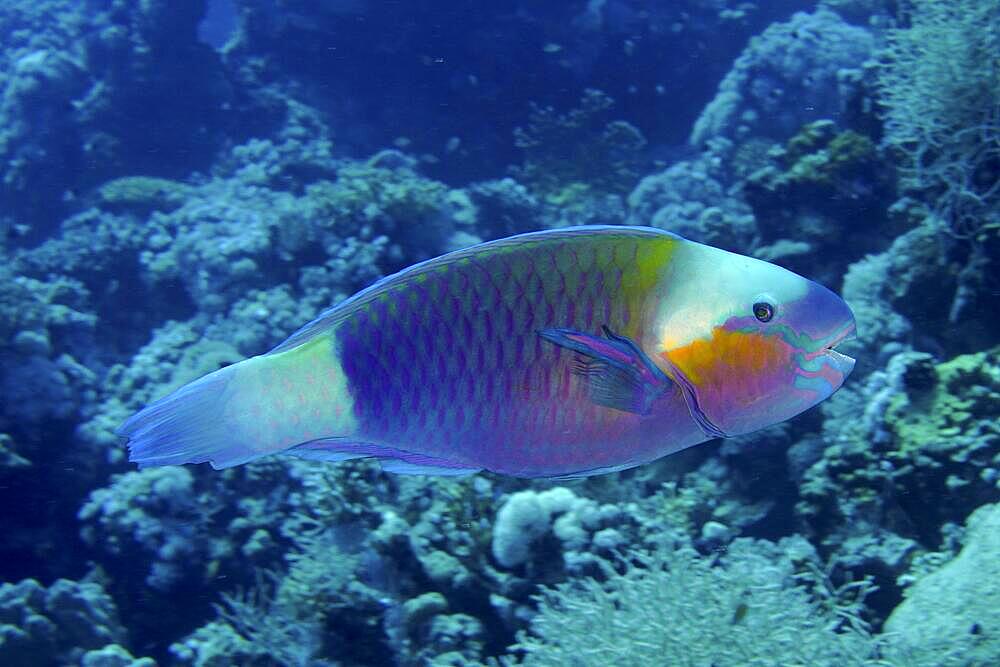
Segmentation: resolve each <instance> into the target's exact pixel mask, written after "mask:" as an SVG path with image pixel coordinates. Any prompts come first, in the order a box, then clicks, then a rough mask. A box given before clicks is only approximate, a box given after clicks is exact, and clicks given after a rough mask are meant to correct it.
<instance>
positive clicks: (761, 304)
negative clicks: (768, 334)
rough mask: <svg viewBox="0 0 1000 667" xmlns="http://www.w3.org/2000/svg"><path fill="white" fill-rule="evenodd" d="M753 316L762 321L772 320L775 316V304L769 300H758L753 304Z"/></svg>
mask: <svg viewBox="0 0 1000 667" xmlns="http://www.w3.org/2000/svg"><path fill="white" fill-rule="evenodd" d="M753 316H754V317H756V318H757V319H758V320H760V321H761V322H770V321H771V318H772V317H774V306H772V305H771V304H769V303H768V302H767V301H758V302H757V303H755V304H754V305H753Z"/></svg>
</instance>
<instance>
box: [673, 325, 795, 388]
mask: <svg viewBox="0 0 1000 667" xmlns="http://www.w3.org/2000/svg"><path fill="white" fill-rule="evenodd" d="M661 354H662V355H663V356H664V357H666V358H667V359H668V360H669V361H670V362H671V363H672V364H673V365H674V366H676V367H677V368H678V369H679V370H680V371H681V372H682V373H684V375H685V376H686V377H687V378H688V380H689V381H690V382H691V383H692V384H693V385H694V386H695V388H696V389H698V390H699V393H704V394H705V396H704V398H710V397H714V398H715V399H717V400H725V401H727V402H730V403H732V402H736V403H739V404H744V405H745V404H749V403H753V402H754V401H756V400H758V399H759V398H760V397H761V395H762V394H764V393H767V391H768V389H769V388H770V386H773V385H774V383H775V382H776V381H777V380H778V379H779V378H782V377H786V376H790V375H791V374H792V373H793V372H794V371H793V368H794V362H793V358H792V350H791V348H790V347H789V346H788V345H787V344H785V343H784V342H783V341H782V340H781V338H780V337H778V336H764V335H761V334H760V333H756V332H746V331H729V330H727V329H725V328H723V327H714V328H713V329H712V336H711V338H708V339H704V338H701V339H698V340H695V341H693V342H691V343H689V344H687V345H684V346H681V347H678V348H675V349H673V350H668V351H665V352H662V353H661Z"/></svg>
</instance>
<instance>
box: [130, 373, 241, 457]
mask: <svg viewBox="0 0 1000 667" xmlns="http://www.w3.org/2000/svg"><path fill="white" fill-rule="evenodd" d="M238 366H239V364H236V365H233V366H227V367H226V368H222V369H220V370H217V371H215V372H214V373H211V374H209V375H206V376H205V377H203V378H201V379H199V380H196V381H194V382H192V383H191V384H188V385H185V386H184V387H181V388H180V389H178V390H177V391H175V392H173V393H172V394H170V395H168V396H165V397H163V398H161V399H160V400H158V401H156V402H155V403H152V404H150V405H149V406H147V407H146V408H145V409H143V410H142V411H140V412H138V413H136V414H135V415H133V416H132V417H130V418H129V419H128V420H126V421H125V423H123V424H122V425H121V426H119V427H118V429H117V431H116V433H117V434H118V435H120V436H123V437H125V438H128V451H129V461H132V462H134V463H137V464H139V467H142V468H145V467H149V466H164V465H179V464H183V463H203V462H205V461H208V462H209V463H211V464H212V467H214V468H216V469H218V468H228V467H230V466H235V465H239V464H241V463H246V462H247V461H250V460H251V459H254V458H257V457H258V456H260V455H261V454H260V453H259V452H255V451H253V450H251V449H249V448H248V447H246V446H244V445H242V444H241V442H240V440H239V439H238V438H234V437H233V434H232V431H231V429H230V425H229V424H227V421H228V420H227V419H226V418H225V417H224V416H223V413H224V408H225V405H226V400H227V399H226V396H227V392H226V389H227V388H228V386H229V384H230V382H231V380H232V379H233V377H234V375H235V373H236V368H237V367H238Z"/></svg>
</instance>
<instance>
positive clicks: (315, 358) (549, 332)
mask: <svg viewBox="0 0 1000 667" xmlns="http://www.w3.org/2000/svg"><path fill="white" fill-rule="evenodd" d="M854 327H855V324H854V316H853V314H852V312H851V310H850V308H849V307H848V306H847V304H846V303H845V302H844V301H843V300H842V299H840V297H838V296H837V295H836V294H834V293H833V292H832V291H830V290H828V289H826V288H825V287H822V286H820V285H819V284H817V283H814V282H812V281H810V280H807V279H806V278H803V277H801V276H799V275H797V274H795V273H792V272H790V271H788V270H786V269H783V268H781V267H778V266H776V265H774V264H770V263H767V262H764V261H761V260H759V259H755V258H751V257H745V256H742V255H739V254H735V253H731V252H728V251H725V250H720V249H718V248H714V247H711V246H707V245H703V244H700V243H695V242H692V241H689V240H686V239H683V238H681V237H679V236H676V235H674V234H670V233H668V232H664V231H661V230H657V229H652V228H646V227H612V226H589V227H571V228H565V229H558V230H547V231H541V232H532V233H528V234H521V235H518V236H513V237H510V238H506V239H500V240H496V241H490V242H487V243H482V244H479V245H476V246H473V247H470V248H467V249H465V250H460V251H457V252H452V253H449V254H446V255H443V256H441V257H438V258H435V259H431V260H428V261H425V262H422V263H419V264H416V265H414V266H411V267H409V268H407V269H404V270H402V271H400V272H399V273H396V274H395V275H392V276H389V277H387V278H384V279H382V280H381V281H379V282H377V283H375V284H373V285H372V286H370V287H368V288H367V289H364V290H362V291H361V292H358V293H357V294H355V295H354V296H352V297H350V298H349V299H347V300H345V301H343V302H342V303H340V304H339V305H337V306H334V307H333V308H331V309H329V310H327V311H326V312H324V313H322V314H321V315H320V316H319V317H318V318H317V319H315V320H314V321H312V322H310V323H309V324H307V325H305V326H304V327H302V328H301V329H300V330H298V331H297V332H295V333H294V334H292V335H291V336H290V337H289V338H288V339H287V340H285V341H284V342H283V343H281V344H280V345H278V346H277V347H275V348H274V349H273V350H271V351H270V352H267V353H266V354H263V355H261V356H256V357H252V358H250V359H246V360H244V361H241V362H239V363H236V364H233V365H231V366H227V367H225V368H222V369H220V370H217V371H215V372H213V373H210V374H208V375H206V376H204V377H202V378H201V379H198V380H195V381H194V382H192V383H190V384H188V385H186V386H184V387H181V388H180V389H178V390H177V391H175V392H173V393H172V394H170V395H168V396H166V397H165V398H162V399H160V400H158V401H156V402H154V403H152V404H151V405H149V406H148V407H146V408H145V409H143V410H142V411H140V412H138V413H137V414H135V415H134V416H133V417H131V418H130V419H128V420H127V421H126V422H125V423H124V424H123V425H122V426H121V427H120V428H119V430H118V433H119V434H120V435H122V436H125V437H126V438H127V439H128V447H129V451H130V460H131V461H134V462H136V463H138V464H139V465H140V466H157V465H170V464H184V463H201V462H205V461H207V462H209V463H211V464H212V466H214V467H215V468H227V467H230V466H235V465H239V464H242V463H246V462H248V461H252V460H254V459H258V458H260V457H264V456H269V455H274V454H283V455H289V456H296V457H303V458H306V459H314V460H321V461H343V460H347V459H359V458H372V459H377V460H378V461H379V462H380V463H381V465H382V467H383V468H384V469H385V470H388V471H392V472H397V473H417V474H419V473H425V474H442V475H461V474H468V473H473V472H477V471H480V470H487V471H492V472H495V473H500V474H504V475H512V476H519V477H582V476H587V475H595V474H601V473H607V472H613V471H618V470H624V469H627V468H631V467H633V466H638V465H641V464H644V463H647V462H649V461H653V460H655V459H658V458H660V457H662V456H665V455H667V454H670V453H673V452H676V451H678V450H681V449H684V448H686V447H690V446H692V445H695V444H698V443H700V442H704V441H706V440H709V439H712V438H719V437H727V436H736V435H741V434H745V433H749V432H752V431H755V430H758V429H761V428H764V427H766V426H769V425H771V424H776V423H778V422H781V421H784V420H787V419H789V418H791V417H793V416H795V415H797V414H798V413H800V412H802V411H803V410H806V409H808V408H810V407H812V406H814V405H816V404H817V403H819V402H820V401H822V400H824V399H825V398H827V397H828V396H830V394H832V393H833V392H834V391H836V390H837V389H838V388H839V387H840V386H841V384H842V383H843V382H844V380H845V378H846V377H847V376H848V374H849V373H850V372H851V370H852V369H853V367H854V360H853V359H852V358H850V357H848V356H845V355H843V354H841V353H839V352H837V351H836V350H835V349H834V347H835V346H836V345H837V344H838V343H840V342H841V341H842V340H844V339H845V338H848V337H849V336H851V335H852V334H853V332H854Z"/></svg>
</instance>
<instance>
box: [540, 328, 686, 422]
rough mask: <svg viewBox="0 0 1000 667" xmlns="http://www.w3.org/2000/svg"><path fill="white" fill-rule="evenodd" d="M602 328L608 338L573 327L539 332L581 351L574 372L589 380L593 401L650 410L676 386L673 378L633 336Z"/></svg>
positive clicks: (636, 410) (630, 409)
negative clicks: (640, 347)
mask: <svg viewBox="0 0 1000 667" xmlns="http://www.w3.org/2000/svg"><path fill="white" fill-rule="evenodd" d="M602 329H603V331H604V336H605V337H604V338H598V337H597V336H591V335H590V334H586V333H583V332H580V331H575V330H573V329H543V330H541V331H539V332H538V335H539V336H541V337H542V338H544V339H545V340H547V341H549V342H551V343H555V344H556V345H558V346H559V347H565V348H566V349H569V350H573V351H574V352H578V353H579V354H580V355H581V356H580V357H579V358H578V359H577V360H576V363H575V366H574V368H573V372H574V373H576V374H577V375H579V376H581V377H583V378H585V379H586V380H587V387H588V389H589V392H590V400H591V401H593V402H594V403H596V404H597V405H602V406H604V407H607V408H613V409H615V410H622V411H624V412H633V413H635V414H640V415H645V414H649V411H650V409H651V408H652V405H653V403H654V402H655V401H656V400H657V399H658V398H660V397H661V396H663V394H664V393H666V391H667V390H668V389H670V388H671V387H673V386H674V383H673V381H671V380H670V378H668V377H667V376H666V375H665V374H664V373H663V371H661V370H660V369H659V368H658V367H657V366H656V364H654V363H653V362H652V361H651V360H650V359H649V357H647V356H646V354H645V353H644V352H643V351H642V350H641V349H639V346H637V345H636V344H635V343H634V342H633V341H632V340H630V339H629V338H626V337H624V336H619V335H617V334H615V333H614V332H612V331H611V330H610V329H608V328H607V327H602Z"/></svg>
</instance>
